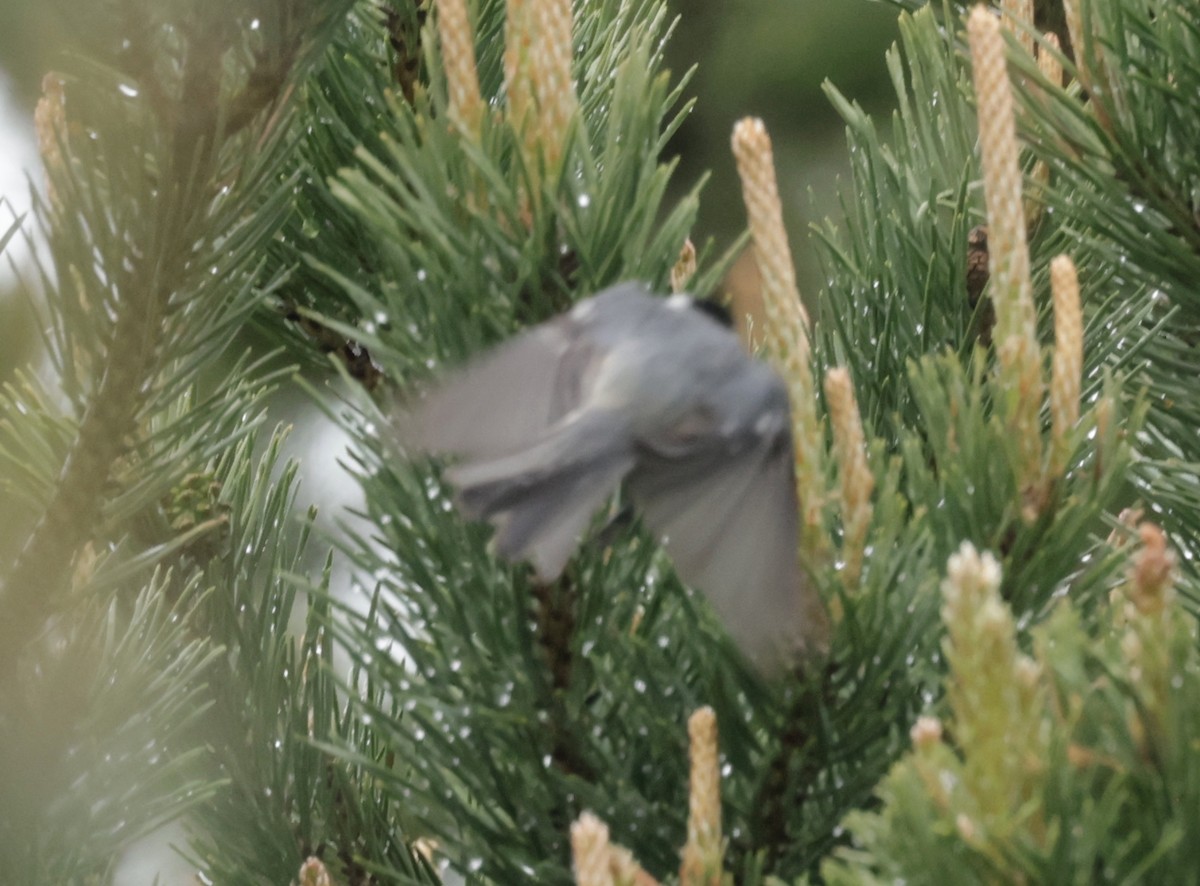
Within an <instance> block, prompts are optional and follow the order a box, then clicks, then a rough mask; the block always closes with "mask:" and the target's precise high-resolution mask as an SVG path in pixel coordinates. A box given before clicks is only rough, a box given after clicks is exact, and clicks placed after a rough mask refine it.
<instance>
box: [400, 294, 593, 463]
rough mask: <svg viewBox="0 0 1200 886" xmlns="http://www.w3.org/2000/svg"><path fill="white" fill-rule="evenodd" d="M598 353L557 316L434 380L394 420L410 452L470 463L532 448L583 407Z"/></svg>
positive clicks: (577, 330)
mask: <svg viewBox="0 0 1200 886" xmlns="http://www.w3.org/2000/svg"><path fill="white" fill-rule="evenodd" d="M593 353H594V348H593V347H592V346H591V345H590V344H589V342H587V341H586V340H585V339H583V338H582V337H581V336H580V335H579V328H578V324H575V323H573V322H571V321H570V318H569V317H560V318H558V319H556V320H553V321H551V322H549V323H544V324H542V325H541V326H538V327H536V328H534V329H531V330H530V331H528V332H526V333H523V334H522V335H519V336H517V337H516V338H514V339H512V340H510V341H507V342H505V343H503V344H501V345H499V346H497V347H495V348H493V349H492V350H490V351H487V352H486V353H484V354H483V355H482V356H480V357H478V358H476V359H475V360H472V361H471V362H469V363H467V365H466V366H464V367H462V368H460V369H458V370H456V371H454V372H452V373H450V375H449V376H447V377H446V378H445V379H443V380H441V381H439V382H437V383H435V384H434V385H433V386H432V387H431V388H429V389H428V390H426V391H425V392H424V395H423V396H421V397H419V398H416V399H414V400H413V401H411V402H409V403H408V404H405V405H403V406H402V407H401V409H400V411H399V414H398V416H397V418H396V420H395V424H396V428H397V431H398V432H399V436H400V439H401V440H402V442H403V443H404V444H405V445H406V446H407V447H408V448H410V449H413V450H417V451H424V452H435V453H442V454H453V455H461V456H467V457H471V458H478V457H485V458H489V457H494V456H497V455H500V454H502V453H508V452H514V451H517V450H519V449H521V448H523V447H525V446H528V445H529V444H530V443H532V442H533V441H534V440H537V439H539V438H540V437H541V436H542V435H544V434H545V432H546V431H547V429H549V428H550V427H551V426H552V425H553V424H554V423H555V422H557V421H558V420H559V419H560V418H561V417H562V416H563V415H565V414H566V413H567V412H569V411H570V410H571V409H573V408H574V407H575V406H576V405H578V403H579V399H580V392H581V386H582V384H583V378H584V375H585V373H586V370H587V366H588V363H589V361H590V360H591V359H592V355H593Z"/></svg>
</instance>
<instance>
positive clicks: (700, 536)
mask: <svg viewBox="0 0 1200 886" xmlns="http://www.w3.org/2000/svg"><path fill="white" fill-rule="evenodd" d="M786 442H787V441H786V439H783V440H781V439H779V438H774V439H772V438H771V437H764V438H762V439H760V440H758V441H756V442H755V443H754V445H753V446H751V447H749V448H747V449H745V450H743V451H742V452H740V453H736V454H729V453H722V454H714V455H713V457H711V458H709V459H706V460H705V459H699V460H697V459H687V460H680V461H676V460H674V459H663V458H660V457H657V456H653V455H651V456H649V457H648V458H647V459H643V460H642V462H641V463H640V464H639V467H638V469H637V470H635V471H634V472H633V473H632V474H631V475H630V477H629V490H630V494H631V495H632V496H633V499H634V502H635V504H636V505H637V506H638V508H639V510H640V511H641V514H642V516H643V519H644V520H645V522H646V523H647V525H648V526H649V527H650V528H651V529H652V530H653V531H654V532H656V533H657V534H659V535H660V536H662V538H663V542H664V545H665V547H666V549H667V552H668V553H669V554H670V555H671V559H672V560H673V561H674V563H675V567H676V570H677V571H678V573H679V575H680V577H681V578H683V580H684V581H686V582H687V583H688V584H690V585H692V586H693V587H695V588H697V589H699V590H700V591H701V592H703V593H704V594H705V596H706V597H707V598H708V599H709V601H710V603H711V604H712V606H713V609H714V610H715V611H716V613H717V615H718V617H719V618H720V620H721V622H722V623H723V624H724V625H725V626H726V628H727V629H728V630H729V633H730V634H731V635H732V637H733V638H734V640H735V641H736V643H737V644H738V647H739V648H740V649H741V650H742V651H743V652H744V653H745V654H746V655H747V657H748V658H750V659H751V661H753V662H754V663H755V664H757V665H758V666H759V667H760V668H762V669H763V670H764V671H777V670H778V669H779V668H781V667H782V666H784V665H786V664H788V663H789V662H790V661H792V660H794V658H795V656H796V653H798V652H801V653H804V652H807V653H812V652H818V651H821V650H822V649H823V648H824V647H825V645H826V642H827V637H826V634H827V631H828V625H827V621H826V617H825V613H824V608H823V606H822V604H821V601H820V599H819V597H818V596H817V594H816V592H815V591H814V590H813V589H812V588H811V586H810V585H809V583H808V581H807V579H806V577H805V575H804V573H803V571H802V570H801V568H800V563H799V560H798V557H797V542H798V508H797V503H796V493H795V485H794V479H793V465H792V453H791V447H790V446H788V445H786Z"/></svg>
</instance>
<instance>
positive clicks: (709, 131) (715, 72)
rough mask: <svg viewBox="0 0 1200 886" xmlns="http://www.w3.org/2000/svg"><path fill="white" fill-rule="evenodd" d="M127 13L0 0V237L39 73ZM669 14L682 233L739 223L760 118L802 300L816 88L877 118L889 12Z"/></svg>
mask: <svg viewBox="0 0 1200 886" xmlns="http://www.w3.org/2000/svg"><path fill="white" fill-rule="evenodd" d="M381 2H383V0H381ZM135 6H136V4H121V3H111V2H94V0H0V200H3V201H4V205H2V206H0V232H2V231H3V230H6V229H7V227H8V223H9V221H10V220H11V218H12V217H13V215H14V213H16V214H20V213H23V212H25V211H26V210H27V209H28V207H29V192H28V184H27V176H28V177H30V178H31V179H32V181H33V182H34V183H37V182H38V181H39V180H40V170H39V169H38V168H37V167H38V163H37V152H36V146H35V142H34V137H33V108H34V105H35V104H36V102H37V98H38V95H39V93H40V90H41V81H42V77H43V75H44V74H45V73H46V72H47V71H50V70H53V69H55V68H56V67H61V66H62V59H63V57H64V55H66V54H70V53H72V52H78V51H80V50H81V49H85V48H86V47H87V46H88V45H89V44H96V43H100V44H103V45H106V46H113V45H119V43H120V41H121V39H122V37H121V35H122V33H123V29H128V28H129V27H136V23H135V22H133V21H131V19H130V18H129V17H128V15H126V14H123V13H122V10H131V9H133V8H134V7H135ZM669 7H670V9H671V11H672V12H673V13H675V14H676V15H679V16H680V20H679V23H678V25H677V28H676V31H675V34H674V36H673V38H672V40H671V41H670V43H669V44H668V57H669V59H670V66H671V69H672V71H673V72H674V73H675V75H676V76H680V75H682V74H683V73H684V72H686V71H688V70H689V69H691V68H692V67H693V65H695V66H697V67H696V70H695V73H694V75H693V79H692V80H691V82H690V84H689V86H688V88H687V95H689V96H693V97H695V98H696V108H695V111H694V112H693V113H692V115H691V116H690V118H689V119H688V121H687V122H686V123H685V125H684V126H683V128H682V129H681V130H680V131H679V133H678V134H677V135H676V137H675V139H674V141H673V143H672V145H671V151H672V152H673V153H676V154H678V155H679V156H680V169H679V173H678V174H677V175H676V177H675V183H676V185H677V186H678V187H680V188H683V187H687V186H688V185H689V184H690V183H691V182H693V181H695V179H696V177H697V176H699V175H700V174H702V173H703V172H704V171H705V170H709V171H711V173H712V179H711V180H710V182H709V184H708V186H707V188H706V189H705V191H704V193H703V196H702V202H701V211H700V222H699V225H698V230H697V231H696V232H695V235H694V237H693V239H694V240H695V241H696V243H697V245H700V244H702V243H703V241H704V240H705V238H707V237H709V236H711V237H714V238H716V243H717V246H718V248H724V246H725V245H726V244H728V242H729V241H730V240H731V239H732V238H733V237H735V236H736V235H737V234H738V232H739V231H740V230H741V229H742V228H743V227H744V224H745V216H744V213H743V211H742V206H741V197H740V192H739V189H738V183H737V178H736V175H735V172H734V167H733V160H732V157H731V155H730V151H729V136H730V133H731V131H732V128H733V124H734V122H735V121H736V120H738V119H739V118H740V117H743V116H746V115H755V116H759V117H762V118H763V119H764V120H765V121H766V124H767V127H768V129H769V130H770V132H771V136H772V139H773V141H774V145H775V158H776V163H777V165H778V173H779V184H780V190H781V192H782V194H783V199H784V203H785V221H786V222H787V225H788V230H789V231H790V233H791V238H792V245H793V249H794V251H795V254H796V259H797V264H798V273H799V276H800V283H801V291H803V292H806V293H808V294H811V293H812V292H813V291H814V290H815V288H816V285H817V282H818V280H819V271H818V269H816V268H814V267H813V266H812V262H811V257H810V251H809V250H808V248H807V228H808V224H809V223H810V222H811V221H814V220H817V219H820V218H821V217H823V216H824V215H826V214H830V213H833V212H836V202H835V196H836V181H837V177H838V175H839V174H841V173H842V171H843V170H844V169H845V167H846V157H845V149H844V142H843V138H842V127H841V124H840V121H839V120H838V118H837V116H836V115H835V114H834V112H833V110H832V108H831V107H830V105H829V102H828V101H827V100H826V98H825V95H824V94H823V92H822V90H821V84H822V82H823V81H824V80H826V79H829V80H830V81H831V82H832V83H834V84H835V85H837V87H838V88H839V89H840V90H842V91H843V92H844V93H846V94H847V95H848V96H849V97H851V98H853V99H855V100H857V101H859V102H861V103H862V104H863V105H864V106H865V107H867V108H868V109H869V110H884V111H886V109H887V107H888V103H889V102H890V89H889V86H888V83H887V76H886V70H885V66H884V58H883V53H884V50H885V49H886V47H887V46H888V45H890V43H891V42H892V40H893V39H894V37H895V32H896V14H897V13H896V9H895V7H893V6H891V5H889V4H888V3H886V2H880V0H669ZM24 227H25V229H26V230H27V231H28V230H30V228H31V226H30V225H28V224H26V225H25V226H24ZM18 239H19V238H18ZM26 255H27V249H26V248H25V247H24V245H23V244H20V243H14V244H12V245H10V247H9V249H8V252H7V255H6V259H7V260H6V261H4V262H3V263H2V264H3V267H2V268H0V382H2V381H3V380H5V379H7V378H9V377H10V376H11V373H12V372H13V370H14V369H15V368H16V367H18V366H21V365H23V364H26V363H28V361H29V360H30V359H31V357H33V356H34V353H33V351H32V350H31V349H32V348H33V347H35V346H36V341H37V336H36V334H34V333H35V329H34V327H33V325H32V324H33V320H32V317H31V316H30V313H29V311H28V310H27V309H26V307H25V306H24V304H23V300H22V299H20V298H16V297H14V296H15V295H16V290H17V287H18V286H19V283H18V282H17V280H16V278H15V276H14V275H13V273H12V270H11V267H10V264H11V262H13V261H14V260H15V261H16V262H17V263H18V264H20V263H21V262H22V261H24V258H23V257H24V256H26ZM741 270H745V266H744V265H743V266H742V268H741Z"/></svg>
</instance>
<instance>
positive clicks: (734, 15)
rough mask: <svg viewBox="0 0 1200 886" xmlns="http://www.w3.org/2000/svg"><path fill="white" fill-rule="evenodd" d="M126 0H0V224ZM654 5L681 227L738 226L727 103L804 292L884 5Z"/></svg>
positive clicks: (331, 515)
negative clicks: (76, 61) (660, 28)
mask: <svg viewBox="0 0 1200 886" xmlns="http://www.w3.org/2000/svg"><path fill="white" fill-rule="evenodd" d="M380 2H381V3H382V2H385V0H380ZM392 2H395V0H392ZM136 7H137V4H136V3H121V2H107V0H100V2H97V0H0V234H3V232H4V231H6V230H7V229H8V227H9V225H10V223H11V222H12V220H13V219H14V218H17V217H19V216H21V215H22V214H25V213H27V212H28V211H29V207H30V205H31V198H30V187H31V186H34V187H40V185H41V181H42V174H41V169H40V165H39V160H38V153H37V147H36V141H35V137H34V131H33V110H34V106H35V105H36V103H37V99H38V96H39V94H40V92H41V82H42V77H43V76H44V75H45V74H46V72H48V71H52V70H54V69H56V68H60V67H62V66H63V59H64V57H66V56H68V55H70V54H72V53H77V52H80V51H85V52H86V50H87V48H88V47H89V46H90V45H97V44H99V45H102V46H105V47H113V46H119V45H120V43H121V40H122V34H123V33H128V31H127V29H128V28H130V27H136V26H137V23H136V20H135V19H131V18H130V17H129V16H128V15H127V14H122V11H125V12H126V13H127V12H128V11H130V10H133V9H135V8H136ZM669 7H670V9H671V11H672V12H673V13H675V14H677V15H679V16H681V18H680V21H679V23H678V25H677V28H676V31H675V33H674V36H673V38H672V39H671V41H670V43H669V44H668V49H667V52H668V58H669V64H670V67H671V69H672V71H673V73H674V75H675V76H676V77H678V76H681V75H682V74H683V73H684V72H686V71H688V70H690V69H691V68H692V67H693V66H697V68H696V70H695V72H694V74H693V77H692V80H691V82H690V83H689V85H688V87H687V89H686V95H687V96H689V97H695V99H696V107H695V110H694V112H693V113H692V114H691V116H690V117H689V119H688V120H687V122H686V123H685V125H684V126H683V127H682V128H681V130H680V131H679V132H678V134H677V135H676V137H675V139H674V140H673V142H672V144H671V145H670V148H669V153H672V154H676V155H678V156H679V157H680V167H679V170H678V173H677V175H676V177H675V185H676V187H677V188H678V189H680V190H683V189H686V188H687V187H689V186H690V185H691V184H692V183H693V182H694V181H695V180H696V179H697V177H699V176H700V175H702V174H703V173H704V172H705V171H709V172H711V175H712V177H711V179H710V181H709V183H708V185H707V187H706V188H705V190H704V192H703V194H702V198H701V211H700V218H699V223H698V225H697V230H696V231H695V232H694V233H693V239H694V241H695V242H696V244H697V245H698V246H699V245H702V244H703V243H704V241H705V240H706V239H708V238H710V237H711V238H713V239H714V240H715V245H716V248H717V250H718V252H719V251H723V250H724V249H725V247H726V246H728V244H729V243H730V242H731V241H732V240H733V239H734V238H735V237H737V236H738V234H739V233H740V232H741V231H742V229H743V228H744V227H745V214H744V211H743V209H742V202H741V194H740V187H739V184H738V181H737V176H736V173H735V170H734V163H733V158H732V155H731V153H730V148H729V139H730V134H731V132H732V129H733V125H734V123H735V122H736V121H737V120H738V119H740V118H741V117H744V116H747V115H754V116H759V117H762V118H763V119H764V120H765V122H766V124H767V127H768V129H769V131H770V133H771V136H772V140H773V142H774V149H775V159H776V165H777V169H778V176H779V185H780V190H781V193H782V196H783V200H784V204H785V222H786V224H787V226H788V230H789V232H790V235H791V241H792V247H793V253H794V255H795V256H796V262H797V270H798V276H799V278H800V287H801V291H802V292H804V293H805V294H806V298H807V299H809V300H811V298H812V295H813V294H814V293H815V291H816V289H817V288H818V284H819V280H820V276H821V275H820V270H819V268H817V267H815V266H814V264H813V260H812V251H811V249H810V248H809V245H808V226H809V224H810V223H811V222H813V221H816V220H819V219H821V218H822V217H824V216H825V215H836V213H837V204H836V194H837V180H838V177H839V175H841V174H842V173H843V172H844V170H845V169H846V168H847V161H846V152H845V146H844V139H843V134H842V125H841V122H840V120H839V119H838V117H837V116H836V114H835V113H834V112H833V110H832V108H831V106H830V104H829V102H828V100H827V99H826V97H825V95H824V93H823V92H822V88H821V85H822V83H823V82H824V81H825V80H826V79H828V80H829V81H831V82H832V83H833V84H835V85H836V86H837V87H838V88H839V89H840V90H841V91H842V92H843V93H845V94H846V95H847V96H849V97H850V98H851V99H853V100H856V101H858V102H859V103H861V104H862V105H863V106H864V107H866V108H867V109H868V110H870V111H874V112H882V113H887V111H888V109H889V108H890V104H891V101H892V99H891V90H890V85H889V83H888V80H887V74H886V68H885V64H884V51H885V49H886V48H887V47H888V46H889V45H890V44H891V42H892V41H893V40H894V39H895V35H896V17H897V12H896V9H895V7H893V6H891V5H889V4H887V3H886V2H879V0H669ZM26 237H27V238H28V239H26ZM32 249H36V231H35V230H34V227H33V225H32V224H31V223H30V219H29V218H28V217H26V219H25V222H24V224H23V225H22V234H20V235H18V236H17V238H16V239H15V240H14V241H13V242H12V243H11V244H10V245H9V247H8V249H7V250H6V252H5V254H4V256H3V257H2V258H0V384H4V383H6V382H9V381H11V380H12V378H13V374H14V372H15V371H16V370H17V369H19V368H21V367H25V366H29V365H30V364H32V366H33V367H34V371H35V372H36V371H38V369H39V368H40V367H42V366H45V361H44V359H42V357H41V355H40V354H39V351H38V348H39V346H40V345H39V341H40V339H39V336H38V322H37V320H36V319H35V314H34V311H33V310H32V309H31V308H30V306H29V304H30V300H29V299H27V298H25V297H23V296H24V295H27V293H22V291H21V289H22V282H21V281H22V273H21V268H22V266H24V267H26V268H28V264H29V262H30V260H31V250H32ZM752 265H753V263H752V262H750V261H745V262H740V263H739V265H738V266H737V268H735V271H734V273H733V274H732V275H731V279H730V280H729V281H728V282H729V288H732V289H737V288H742V287H747V286H752V285H753V283H752V282H750V283H746V282H745V281H746V280H747V279H749V280H750V281H752V280H753V273H754V272H753V270H752ZM28 278H32V275H28ZM739 280H740V281H741V282H739ZM32 301H34V302H36V294H34V299H32ZM273 412H274V413H275V415H274V418H275V420H278V421H286V422H289V423H291V424H293V426H294V427H295V429H296V430H295V432H294V433H293V434H292V436H291V438H290V446H289V450H290V452H289V454H290V455H291V456H293V457H296V458H298V459H299V460H300V462H301V465H302V471H301V474H302V488H301V499H302V500H303V501H304V502H306V503H307V502H313V503H315V504H317V505H318V507H319V509H320V512H321V515H322V517H323V521H324V524H325V526H324V528H325V529H326V530H327V531H330V532H333V531H336V529H335V528H334V526H335V524H334V521H336V520H337V518H338V517H339V515H340V514H342V513H344V508H345V507H346V506H347V505H353V504H354V503H355V501H356V498H357V496H356V493H357V488H356V487H355V486H354V484H353V483H351V482H349V481H348V480H347V479H346V477H345V475H344V474H343V473H342V471H341V469H340V468H339V467H338V466H337V463H336V462H337V459H338V458H339V457H340V456H341V455H342V453H343V451H344V446H345V442H344V439H343V438H342V437H341V435H340V431H339V430H338V429H337V428H335V427H333V426H332V425H331V424H330V423H329V422H327V421H324V420H321V419H320V418H319V417H318V416H317V415H316V413H315V410H314V409H313V407H312V405H311V401H310V400H309V399H308V398H307V397H305V396H304V395H298V394H297V393H296V392H295V391H292V392H290V394H289V393H286V392H284V393H283V394H282V396H280V397H279V398H278V399H277V401H276V403H275V405H274V407H273ZM5 510H6V508H5V507H3V505H0V533H2V532H3V531H4V527H5V525H6V524H7V523H8V522H9V521H8V520H6V519H5V513H4V512H5ZM0 541H2V539H0ZM5 547H7V546H6V545H4V544H0V550H3V549H4V548H5ZM179 836H180V835H179V834H178V833H169V834H159V835H156V837H154V838H152V839H151V840H150V841H148V843H147V844H146V845H145V846H143V847H142V848H141V849H140V851H137V852H133V853H130V855H129V857H128V858H127V863H126V864H125V865H124V866H123V869H122V870H121V871H119V872H118V875H117V878H116V882H117V883H118V884H134V883H139V884H140V883H147V882H151V881H152V880H153V879H154V877H155V876H160V877H161V882H165V883H187V882H191V879H190V868H189V866H187V865H185V864H183V863H182V861H181V859H179V857H178V856H177V855H175V854H174V853H173V851H172V850H171V849H170V847H169V845H168V844H169V842H170V841H171V839H172V838H175V839H178V838H179Z"/></svg>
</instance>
